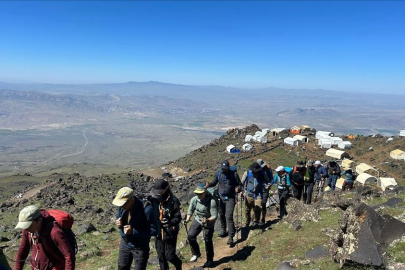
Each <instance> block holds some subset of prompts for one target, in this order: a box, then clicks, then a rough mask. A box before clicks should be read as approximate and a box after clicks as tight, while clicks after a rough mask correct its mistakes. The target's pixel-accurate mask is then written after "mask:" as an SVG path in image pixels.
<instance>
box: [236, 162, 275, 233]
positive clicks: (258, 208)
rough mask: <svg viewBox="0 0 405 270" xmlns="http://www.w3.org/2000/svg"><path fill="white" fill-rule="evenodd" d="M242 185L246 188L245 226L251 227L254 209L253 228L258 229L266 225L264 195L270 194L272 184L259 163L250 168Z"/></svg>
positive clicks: (243, 178) (243, 177) (244, 175)
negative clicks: (251, 216)
mask: <svg viewBox="0 0 405 270" xmlns="http://www.w3.org/2000/svg"><path fill="white" fill-rule="evenodd" d="M242 184H243V186H244V187H245V208H246V209H245V217H246V223H245V226H246V227H249V226H250V215H251V214H250V213H251V211H252V209H253V213H254V221H253V226H254V227H257V226H262V225H264V221H265V216H266V204H264V205H263V204H262V201H263V199H264V195H263V194H268V193H269V188H270V182H269V178H268V177H267V174H266V173H265V172H264V171H263V169H262V166H260V165H259V164H258V163H257V162H253V163H252V164H251V165H250V166H249V170H248V171H246V172H245V173H244V174H243V176H242ZM267 197H268V196H267ZM266 199H267V198H266ZM263 206H264V207H263ZM263 208H264V209H263ZM262 213H263V214H264V216H262V219H261V220H260V214H262ZM259 222H260V223H259Z"/></svg>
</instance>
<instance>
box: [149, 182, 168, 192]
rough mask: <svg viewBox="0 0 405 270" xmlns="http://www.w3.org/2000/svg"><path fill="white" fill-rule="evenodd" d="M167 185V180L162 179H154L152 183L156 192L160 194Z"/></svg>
mask: <svg viewBox="0 0 405 270" xmlns="http://www.w3.org/2000/svg"><path fill="white" fill-rule="evenodd" d="M168 186H169V182H167V181H166V180H164V179H156V180H155V182H154V183H153V189H154V190H155V192H156V193H159V194H162V192H163V191H164V190H165V189H166V188H167V187H168Z"/></svg>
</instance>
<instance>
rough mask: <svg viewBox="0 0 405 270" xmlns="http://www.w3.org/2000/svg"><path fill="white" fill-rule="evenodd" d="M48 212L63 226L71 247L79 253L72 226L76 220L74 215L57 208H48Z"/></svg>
mask: <svg viewBox="0 0 405 270" xmlns="http://www.w3.org/2000/svg"><path fill="white" fill-rule="evenodd" d="M48 212H49V214H50V215H51V216H52V217H53V218H54V219H55V222H56V223H57V224H58V225H59V227H61V229H62V231H63V232H64V233H65V235H66V238H67V240H68V242H69V245H70V247H71V248H72V250H73V251H74V252H75V254H77V251H78V247H77V241H76V235H75V234H74V232H73V231H72V226H73V222H74V218H73V216H72V215H71V214H69V213H67V212H65V211H62V210H56V209H51V210H48Z"/></svg>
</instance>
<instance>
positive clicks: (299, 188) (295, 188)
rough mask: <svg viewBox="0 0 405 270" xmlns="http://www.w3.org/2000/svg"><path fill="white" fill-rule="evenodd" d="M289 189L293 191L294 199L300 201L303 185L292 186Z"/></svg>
mask: <svg viewBox="0 0 405 270" xmlns="http://www.w3.org/2000/svg"><path fill="white" fill-rule="evenodd" d="M291 187H292V190H293V194H294V198H296V199H297V200H299V201H301V197H302V191H303V190H304V185H295V184H292V185H291Z"/></svg>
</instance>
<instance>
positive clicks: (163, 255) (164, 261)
mask: <svg viewBox="0 0 405 270" xmlns="http://www.w3.org/2000/svg"><path fill="white" fill-rule="evenodd" d="M153 190H154V192H155V193H156V194H160V195H161V196H162V202H161V203H160V205H159V211H160V216H159V221H160V228H161V231H160V233H159V235H158V237H156V242H155V244H156V252H157V256H158V259H159V266H160V270H169V264H168V261H169V262H171V263H172V264H173V265H174V267H175V268H176V270H181V266H182V261H181V260H180V258H179V257H178V256H177V255H176V244H177V235H178V233H179V228H180V226H179V224H180V222H181V213H180V201H179V199H177V198H176V197H175V196H174V195H173V193H172V191H171V190H170V185H169V182H168V181H166V180H164V179H156V180H155V181H154V185H153Z"/></svg>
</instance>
